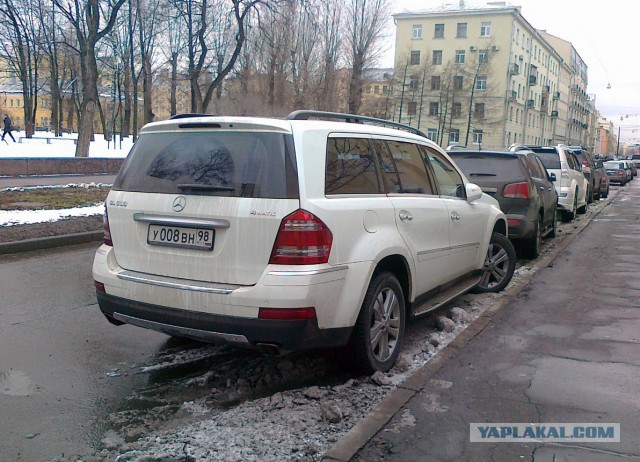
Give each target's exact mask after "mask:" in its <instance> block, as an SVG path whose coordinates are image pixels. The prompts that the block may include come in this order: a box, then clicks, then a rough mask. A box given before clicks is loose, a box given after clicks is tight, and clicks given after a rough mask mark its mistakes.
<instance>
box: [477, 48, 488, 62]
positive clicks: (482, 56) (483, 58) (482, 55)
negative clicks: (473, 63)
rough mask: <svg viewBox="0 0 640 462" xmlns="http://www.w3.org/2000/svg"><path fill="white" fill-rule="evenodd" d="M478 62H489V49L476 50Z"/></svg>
mask: <svg viewBox="0 0 640 462" xmlns="http://www.w3.org/2000/svg"><path fill="white" fill-rule="evenodd" d="M478 62H479V63H480V64H487V63H488V62H489V50H480V51H479V52H478Z"/></svg>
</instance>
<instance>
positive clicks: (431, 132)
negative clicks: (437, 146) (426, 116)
mask: <svg viewBox="0 0 640 462" xmlns="http://www.w3.org/2000/svg"><path fill="white" fill-rule="evenodd" d="M427 138H429V139H430V140H431V141H435V140H436V138H438V130H437V129H435V128H429V129H427Z"/></svg>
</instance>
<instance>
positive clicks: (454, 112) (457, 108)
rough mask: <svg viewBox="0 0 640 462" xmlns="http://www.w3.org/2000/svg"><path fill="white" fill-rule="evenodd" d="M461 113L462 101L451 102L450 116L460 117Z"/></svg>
mask: <svg viewBox="0 0 640 462" xmlns="http://www.w3.org/2000/svg"><path fill="white" fill-rule="evenodd" d="M461 114H462V103H453V104H452V105H451V117H460V115H461Z"/></svg>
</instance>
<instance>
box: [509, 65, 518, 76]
mask: <svg viewBox="0 0 640 462" xmlns="http://www.w3.org/2000/svg"><path fill="white" fill-rule="evenodd" d="M519 74H520V66H518V64H516V63H511V64H510V65H509V75H519Z"/></svg>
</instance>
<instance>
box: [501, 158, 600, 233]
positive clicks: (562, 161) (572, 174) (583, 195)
mask: <svg viewBox="0 0 640 462" xmlns="http://www.w3.org/2000/svg"><path fill="white" fill-rule="evenodd" d="M519 149H529V150H531V151H533V152H535V153H536V154H537V155H538V157H539V158H540V160H541V161H542V164H543V165H544V167H545V168H546V169H547V172H548V173H549V176H550V177H551V180H552V181H553V185H554V186H555V188H556V191H557V192H558V210H559V211H560V213H561V215H562V220H563V221H565V222H568V221H571V220H573V219H574V218H575V216H576V213H580V214H583V213H586V212H587V200H588V196H587V192H588V190H589V180H588V179H586V178H585V176H584V174H583V173H582V164H581V163H580V161H579V160H578V158H577V157H576V156H575V154H573V153H572V152H571V150H570V149H569V148H567V147H566V146H563V145H558V146H552V147H551V146H550V147H546V146H512V147H511V150H512V151H517V150H519Z"/></svg>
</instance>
